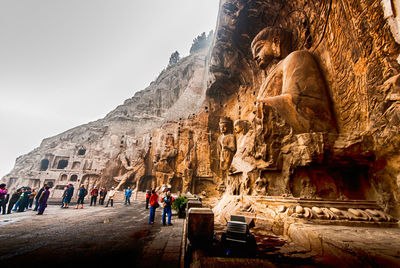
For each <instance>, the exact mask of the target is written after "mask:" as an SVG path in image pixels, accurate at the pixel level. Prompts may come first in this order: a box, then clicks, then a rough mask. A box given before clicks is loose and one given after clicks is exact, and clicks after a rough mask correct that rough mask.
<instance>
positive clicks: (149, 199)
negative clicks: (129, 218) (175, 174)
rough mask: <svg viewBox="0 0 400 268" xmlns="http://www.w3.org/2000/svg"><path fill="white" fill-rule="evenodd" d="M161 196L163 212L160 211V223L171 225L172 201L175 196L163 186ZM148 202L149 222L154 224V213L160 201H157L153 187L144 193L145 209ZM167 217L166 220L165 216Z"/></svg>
mask: <svg viewBox="0 0 400 268" xmlns="http://www.w3.org/2000/svg"><path fill="white" fill-rule="evenodd" d="M162 192H163V196H162V197H161V199H160V202H161V204H162V208H163V213H162V224H163V225H164V226H165V225H167V224H168V225H172V223H171V216H172V208H171V206H172V203H173V202H174V201H175V198H174V197H173V196H172V195H171V191H169V190H168V188H166V187H164V188H163V191H162ZM149 204H150V215H149V224H154V218H155V215H156V209H157V208H158V207H160V203H159V202H158V194H157V192H156V190H155V189H153V190H149V191H147V193H146V209H148V208H149ZM167 217H168V221H166V218H167Z"/></svg>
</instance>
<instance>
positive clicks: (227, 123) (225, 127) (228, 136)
mask: <svg viewBox="0 0 400 268" xmlns="http://www.w3.org/2000/svg"><path fill="white" fill-rule="evenodd" d="M219 130H220V132H221V136H219V138H218V146H219V149H220V158H219V161H220V162H219V163H220V168H221V170H228V169H229V167H230V166H231V163H232V158H233V155H234V154H235V152H236V141H235V136H234V135H233V134H232V120H230V119H229V118H228V117H223V118H221V119H220V121H219Z"/></svg>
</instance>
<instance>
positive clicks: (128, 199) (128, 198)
mask: <svg viewBox="0 0 400 268" xmlns="http://www.w3.org/2000/svg"><path fill="white" fill-rule="evenodd" d="M131 196H132V190H131V187H129V186H128V189H126V190H125V205H127V204H128V203H129V205H130V204H131Z"/></svg>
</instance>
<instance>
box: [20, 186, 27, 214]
mask: <svg viewBox="0 0 400 268" xmlns="http://www.w3.org/2000/svg"><path fill="white" fill-rule="evenodd" d="M28 201H29V195H28V191H27V190H26V188H22V194H21V197H20V198H19V200H18V212H24V211H25V208H26V207H27V205H28Z"/></svg>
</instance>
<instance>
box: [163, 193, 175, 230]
mask: <svg viewBox="0 0 400 268" xmlns="http://www.w3.org/2000/svg"><path fill="white" fill-rule="evenodd" d="M161 202H162V203H163V214H162V224H163V225H164V226H165V225H166V223H165V217H166V215H168V225H172V223H171V215H172V211H171V205H172V202H174V198H173V197H172V196H171V192H170V191H168V192H166V193H165V195H164V197H163V199H162V201H161Z"/></svg>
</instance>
